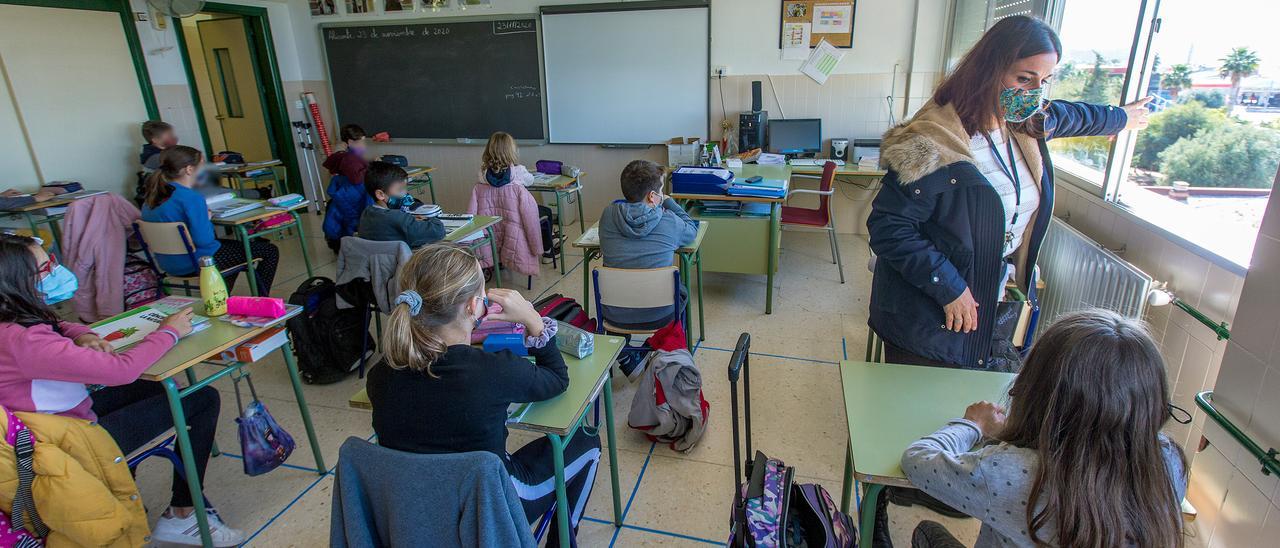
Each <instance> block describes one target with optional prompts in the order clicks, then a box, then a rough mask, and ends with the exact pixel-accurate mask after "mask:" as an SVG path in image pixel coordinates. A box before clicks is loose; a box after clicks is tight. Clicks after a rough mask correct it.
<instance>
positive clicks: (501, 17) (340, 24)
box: [316, 13, 710, 146]
mask: <svg viewBox="0 0 1280 548" xmlns="http://www.w3.org/2000/svg"><path fill="white" fill-rule="evenodd" d="M515 19H524V20H530V21H534V22H535V23H536V27H537V33H536V34H537V35H538V37H537V38H538V40H537V41H538V53H537V55H538V85H539V86H541V87H542V136H543V138H542V139H516V143H517V144H521V145H545V144H547V143H548V139H549V138H550V137H551V128H550V126H548V124H547V72H546V67H545V62H544V61H543V53H542V17H541V16H540V15H539V14H536V13H504V14H494V15H476V16H466V17H452V16H444V17H417V18H413V19H367V20H360V21H331V22H325V23H320V24H319V25H316V30H318V31H320V57H321V59H323V60H324V70H325V76H326V78H325V85H326V86H328V87H329V98H330V100H332V101H333V112H334V115H335V116H336V121H337V124H336V125H337V127H342V113H341V112H339V111H338V99H337V96H335V95H334V94H333V73H332V72H331V71H330V70H329V48H328V47H327V46H326V44H325V41H324V31H325V30H327V29H331V28H348V27H394V26H404V25H430V24H437V25H442V24H449V23H473V22H478V21H508V20H515ZM709 51H710V47H708V52H709ZM708 89H710V87H708ZM393 139H394V138H393ZM395 143H401V144H410V145H477V146H484V145H486V144H488V141H487V140H486V139H470V138H465V137H457V138H453V139H440V138H414V137H408V138H404V139H394V140H393V141H392V144H395Z"/></svg>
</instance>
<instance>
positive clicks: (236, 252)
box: [142, 145, 280, 296]
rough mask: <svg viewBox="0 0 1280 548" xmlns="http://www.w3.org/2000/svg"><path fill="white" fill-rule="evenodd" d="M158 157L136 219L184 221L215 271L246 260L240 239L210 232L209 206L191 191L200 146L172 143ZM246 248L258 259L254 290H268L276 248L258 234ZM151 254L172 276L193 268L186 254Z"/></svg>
mask: <svg viewBox="0 0 1280 548" xmlns="http://www.w3.org/2000/svg"><path fill="white" fill-rule="evenodd" d="M159 158H160V160H159V167H158V168H157V171H156V172H155V173H152V174H151V176H150V178H149V179H148V182H147V198H146V201H145V202H144V203H143V205H142V220H144V221H147V222H149V223H174V222H178V223H186V225H187V233H188V234H189V235H190V236H191V242H192V243H193V244H195V247H196V257H205V256H209V257H213V262H214V264H215V265H216V266H217V267H218V269H219V270H224V269H227V268H231V267H233V266H236V265H241V264H245V263H246V262H247V260H248V259H247V258H246V257H245V254H244V244H242V243H240V242H239V241H237V240H220V239H217V238H215V237H214V232H213V222H212V221H210V218H211V214H210V213H209V207H208V205H206V204H205V201H204V196H201V195H200V193H199V192H196V191H195V190H193V187H194V186H195V185H196V175H197V174H198V173H199V172H200V169H201V168H202V167H203V166H204V158H203V156H202V155H201V154H200V151H198V150H196V149H194V148H191V147H188V146H182V145H178V146H175V147H173V148H170V149H167V150H165V151H164V152H162V153H160V155H159ZM249 248H250V251H252V252H253V258H255V259H260V261H259V262H258V264H257V265H256V266H255V268H254V270H255V272H256V274H257V275H258V293H259V294H260V295H264V296H265V295H270V294H271V282H273V281H274V280H275V277H276V265H277V264H278V263H279V262H280V250H279V249H277V248H276V246H275V245H274V244H272V243H271V242H268V241H266V240H263V239H262V238H255V239H253V240H251V241H250V244H249ZM155 258H156V263H157V264H158V265H159V266H160V269H161V270H163V271H165V272H166V273H168V274H172V275H174V276H187V275H191V274H195V273H196V271H197V270H198V268H197V267H196V265H193V264H191V260H190V258H188V257H187V256H186V255H163V254H156V256H155ZM237 277H238V273H236V274H231V275H230V276H228V277H227V278H226V281H227V289H231V288H232V287H234V286H235V284H236V278H237Z"/></svg>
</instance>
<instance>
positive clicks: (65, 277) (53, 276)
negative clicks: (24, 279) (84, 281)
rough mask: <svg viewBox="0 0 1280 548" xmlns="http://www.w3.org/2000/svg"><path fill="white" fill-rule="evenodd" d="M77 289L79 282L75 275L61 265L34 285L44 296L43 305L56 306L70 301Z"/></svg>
mask: <svg viewBox="0 0 1280 548" xmlns="http://www.w3.org/2000/svg"><path fill="white" fill-rule="evenodd" d="M79 288H80V281H79V280H77V279H76V275H75V274H73V273H72V272H71V271H70V270H67V267H65V266H62V265H58V266H55V267H53V270H51V271H49V275H48V276H45V277H44V278H43V279H41V280H40V281H39V282H38V283H37V284H36V289H37V290H38V291H40V294H41V295H43V296H44V302H45V304H57V303H60V302H62V301H65V300H67V299H70V298H71V296H72V295H75V294H76V290H77V289H79Z"/></svg>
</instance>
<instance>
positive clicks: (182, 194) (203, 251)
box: [142, 182, 220, 276]
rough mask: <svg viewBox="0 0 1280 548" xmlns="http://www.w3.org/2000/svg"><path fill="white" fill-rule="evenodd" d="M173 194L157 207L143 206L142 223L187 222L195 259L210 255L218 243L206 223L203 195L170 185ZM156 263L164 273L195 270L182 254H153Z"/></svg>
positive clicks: (194, 266)
mask: <svg viewBox="0 0 1280 548" xmlns="http://www.w3.org/2000/svg"><path fill="white" fill-rule="evenodd" d="M169 186H171V187H173V195H172V196H169V199H168V200H165V201H164V203H162V204H160V205H159V206H157V207H154V208H153V207H151V206H143V207H142V220H144V221H146V222H149V223H186V225H187V230H188V231H190V234H191V241H192V242H193V243H194V244H195V245H196V257H197V258H198V257H204V256H206V255H208V256H213V253H214V252H215V251H217V250H218V247H219V246H220V244H219V243H218V240H217V238H215V237H214V235H213V222H212V221H210V220H209V206H207V205H205V201H204V196H202V195H201V194H200V193H199V192H196V191H194V190H191V189H189V188H187V187H185V186H182V185H180V184H177V183H173V182H170V183H169ZM155 257H156V263H158V264H159V266H160V269H161V270H164V271H165V273H168V274H173V275H175V276H184V275H187V274H193V273H195V271H196V270H198V268H197V267H196V265H193V264H191V259H190V258H188V257H187V256H185V255H161V254H156V256H155Z"/></svg>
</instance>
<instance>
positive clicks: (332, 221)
mask: <svg viewBox="0 0 1280 548" xmlns="http://www.w3.org/2000/svg"><path fill="white" fill-rule="evenodd" d="M339 135H340V136H341V137H342V142H343V143H344V144H346V146H347V149H346V150H339V151H337V152H335V153H333V154H330V155H329V157H328V158H326V159H325V161H324V168H325V169H327V170H329V173H331V174H333V178H332V179H330V181H329V187H328V190H326V193H327V195H328V196H329V202H328V205H327V206H326V207H325V214H324V224H323V225H322V228H323V230H324V237H325V241H326V243H328V244H329V248H330V249H332V250H333V252H334V253H337V252H338V246H339V245H340V244H341V241H342V237H343V236H350V235H352V234H354V233H355V231H356V227H357V226H358V225H359V224H360V214H361V213H363V212H364V209H365V208H366V207H368V206H369V204H370V203H372V199H371V198H370V197H369V194H368V193H366V192H365V190H364V175H365V171H366V170H368V169H369V161H368V159H367V156H368V154H369V149H368V146H367V145H366V144H365V138H364V129H363V128H361V127H360V126H357V125H355V124H347V125H345V126H342V130H341V131H340V132H339Z"/></svg>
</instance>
